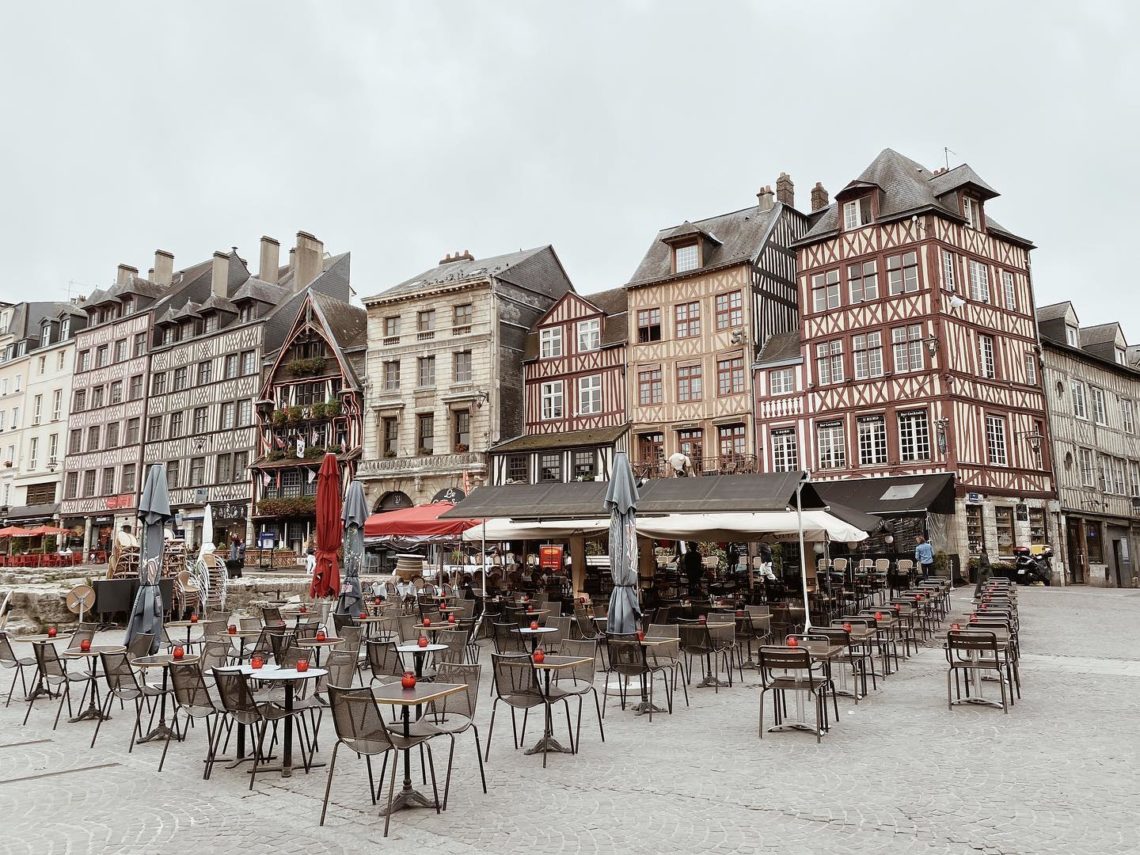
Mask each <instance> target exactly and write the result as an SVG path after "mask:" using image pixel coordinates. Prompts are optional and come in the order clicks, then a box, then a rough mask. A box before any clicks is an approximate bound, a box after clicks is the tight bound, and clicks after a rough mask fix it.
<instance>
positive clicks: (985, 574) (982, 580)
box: [974, 546, 994, 600]
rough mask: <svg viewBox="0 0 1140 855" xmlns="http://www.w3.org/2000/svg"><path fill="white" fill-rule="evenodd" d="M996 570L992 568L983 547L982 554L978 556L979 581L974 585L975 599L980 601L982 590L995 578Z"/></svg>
mask: <svg viewBox="0 0 1140 855" xmlns="http://www.w3.org/2000/svg"><path fill="white" fill-rule="evenodd" d="M993 575H994V568H993V567H991V566H990V556H989V555H988V554H987V553H986V548H985V546H983V547H982V551H981V554H979V555H978V581H977V584H975V585H974V599H975V600H976V599H978V597H980V596H981V595H982V588H983V587H985V584H986V582H988V581H989V580H990V579H992V578H993Z"/></svg>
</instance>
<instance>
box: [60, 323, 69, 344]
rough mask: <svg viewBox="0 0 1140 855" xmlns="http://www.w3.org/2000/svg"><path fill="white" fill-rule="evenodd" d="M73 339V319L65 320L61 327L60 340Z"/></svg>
mask: <svg viewBox="0 0 1140 855" xmlns="http://www.w3.org/2000/svg"><path fill="white" fill-rule="evenodd" d="M69 338H71V318H64V319H63V322H62V323H61V324H60V327H59V340H60V341H67V340H68V339H69Z"/></svg>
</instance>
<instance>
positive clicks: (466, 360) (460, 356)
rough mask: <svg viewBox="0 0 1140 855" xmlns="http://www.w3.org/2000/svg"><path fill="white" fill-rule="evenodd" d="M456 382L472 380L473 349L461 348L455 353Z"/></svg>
mask: <svg viewBox="0 0 1140 855" xmlns="http://www.w3.org/2000/svg"><path fill="white" fill-rule="evenodd" d="M454 371H455V382H456V383H470V382H471V351H470V350H460V351H458V352H457V353H456V354H455V366H454Z"/></svg>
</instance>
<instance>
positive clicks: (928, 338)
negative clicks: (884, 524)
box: [756, 149, 1057, 559]
mask: <svg viewBox="0 0 1140 855" xmlns="http://www.w3.org/2000/svg"><path fill="white" fill-rule="evenodd" d="M997 195H998V194H997V192H996V191H995V190H993V189H992V188H991V187H990V186H989V185H988V184H986V183H985V182H984V181H982V179H981V178H979V177H978V175H977V174H976V173H975V172H974V171H973V170H972V169H971V168H970V167H969V166H966V165H962V166H958V167H955V168H954V169H950V170H938V171H937V172H933V173H932V172H930V171H928V170H926V169H925V168H924V167H922V166H921V165H920V164H918V163H916V162H914V161H913V160H910V159H909V158H906V157H903V156H902V155H900V154H898V153H897V152H894V151H892V150H890V149H886V150H884V151H883V152H882V153H881V154H880V155H879V156H878V157H876V158H875V160H874V162H872V163H871V165H870V166H868V167H867V169H866V170H864V172H863V173H862V174H861V175H860V176H859V177H858V178H857V179H855V180H854V181H852V182H851V183H849V184H848V185H847V186H846V187H844V188H843V190H842V191H840V192H839V193H838V194H836V201H835V203H834V204H831V205H826V204H825V200H824V199H822V198H821V199H819V200H813V201H816V204H813V208H817V210H814V211H813V213H812V219H813V222H812V226H811V228H810V230H809V231H808V232H807V234H806V235H805V236H804V237H803V239H802V240H800V241H799V242H798V243H797V244H796V249H797V261H798V273H797V276H798V286H799V300H800V306H801V320H800V327H799V335H800V349H801V359H802V362H801V364H800V365H799V368H798V370H799V371H800V372H801V375H800V380H801V383H802V388H800V389H799V390H798V391H796V392H795V393H794V396H798V397H799V398H800V400H799V401H798V402H797V403H792V402H791V401H790V400H789V401H788V402H787V403H776V401H782V400H783V399H784V397H785V396H786V395H787V393H786V392H784V391H778V392H772V391H771V385H772V384H776V387H777V389H779V390H783V389H785V387H786V384H787V382H788V380H789V378H788V376H787V367H788V366H779V365H768V364H765V363H764V362H763V361H762V362H761V363H760V364H759V365H758V366H757V371H758V374H759V375H760V376H759V377H758V379H757V390H758V392H759V393H760V395H759V399H758V401H757V407H756V412H757V433H758V435H759V437H760V439H759V441H758V448H759V450H760V454H761V460H762V469H763V470H764V471H779V470H786V469H796V468H801V469H807V470H810V471H811V472H812V473H813V477H814V478H816V479H850V478H868V477H880V476H887V475H903V474H908V475H913V474H922V473H953V474H954V475H955V479H956V487H955V489H956V513H955V515H954V516H953V517H950V518H949V519H945V520H941V521H940V522H941V523H942V524H937V525H936V524H934V521H931V523H932V524H931V532H930V533H931V534H932V536H933V537H934V546H935V549H936V550H939V551H945V552H947V553H949V554H957V555H959V556H961V557H962V558H963V559H965V557H967V556H969V555H971V554H976V553H977V552H978V551H979V550H980V547H981V545H982V544H983V543H985V544H987V546H988V549H989V554H990V556H991V558H994V559H998V558H1003V559H1005V558H1011V557H1012V554H1013V553H1012V550H1013V547H1014V546H1015V545H1019V544H1026V545H1028V544H1031V543H1045V542H1046V541H1049V542H1051V543H1055V542H1056V525H1057V520H1056V514H1055V507H1056V506H1055V503H1053V504H1052V505H1050V500H1051V499H1052V498H1053V497H1054V496H1055V487H1054V484H1053V479H1052V475H1051V472H1050V465H1051V461H1050V447H1049V442H1048V435H1047V425H1046V417H1045V411H1046V408H1045V399H1044V394H1043V392H1042V388H1041V377H1040V374H1041V372H1040V349H1039V347H1038V342H1037V331H1036V327H1035V324H1034V316H1033V287H1032V282H1031V278H1030V273H1029V251H1030V250H1031V249H1032V248H1033V245H1032V244H1031V243H1030V242H1029V241H1028V240H1026V239H1025V238H1022V237H1019V236H1017V235H1015V234H1013V233H1012V232H1009V231H1007V230H1006V229H1004V228H1003V227H1001V226H1000V225H998V223H997V222H996V221H995V220H994V219H993V218H992V217H990V216H989V212H988V211H987V209H986V204H987V202H989V201H990V200H991V199H993V198H994V197H996V196H997ZM781 372H783V373H781ZM1047 517H1048V519H1047ZM902 551H905V549H904V550H902Z"/></svg>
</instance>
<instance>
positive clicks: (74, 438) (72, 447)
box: [67, 428, 83, 454]
mask: <svg viewBox="0 0 1140 855" xmlns="http://www.w3.org/2000/svg"><path fill="white" fill-rule="evenodd" d="M82 446H83V429H82V428H72V429H71V430H69V431H68V432H67V453H68V454H79V452H80V451H82V450H83V448H82Z"/></svg>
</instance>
